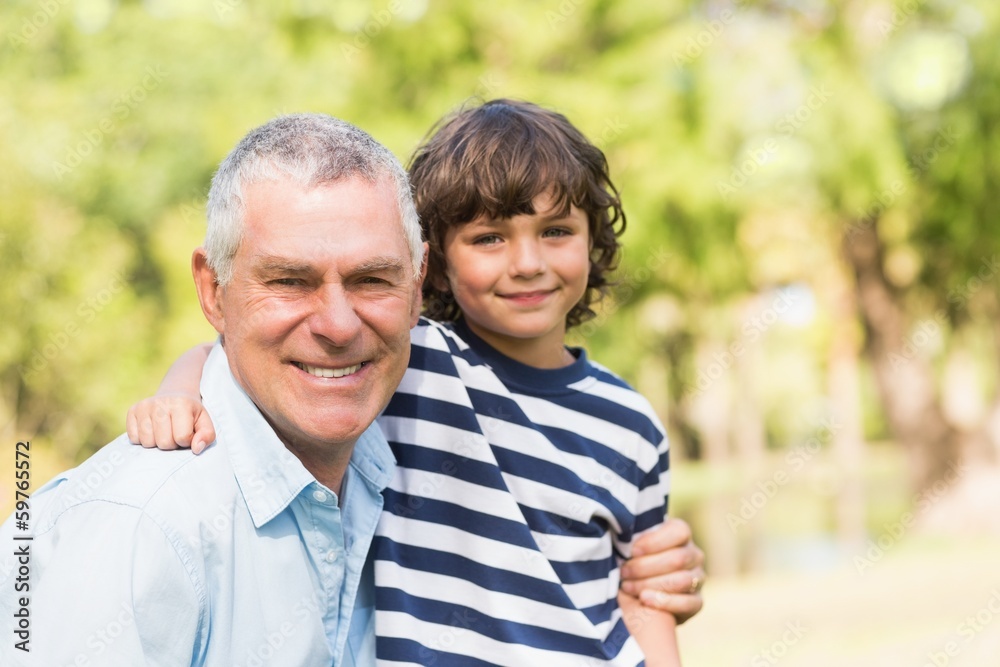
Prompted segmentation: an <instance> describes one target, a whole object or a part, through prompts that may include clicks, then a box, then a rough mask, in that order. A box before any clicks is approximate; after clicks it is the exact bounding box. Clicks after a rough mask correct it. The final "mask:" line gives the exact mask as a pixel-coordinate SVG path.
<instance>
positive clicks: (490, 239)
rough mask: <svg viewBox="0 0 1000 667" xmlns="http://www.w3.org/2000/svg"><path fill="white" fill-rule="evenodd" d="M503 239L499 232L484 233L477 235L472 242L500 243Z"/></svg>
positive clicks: (476, 243) (477, 243) (482, 243)
mask: <svg viewBox="0 0 1000 667" xmlns="http://www.w3.org/2000/svg"><path fill="white" fill-rule="evenodd" d="M501 240H502V239H501V238H500V235H499V234H483V235H482V236H477V237H476V238H475V239H473V241H472V242H473V243H474V244H475V245H493V244H494V243H500V241H501Z"/></svg>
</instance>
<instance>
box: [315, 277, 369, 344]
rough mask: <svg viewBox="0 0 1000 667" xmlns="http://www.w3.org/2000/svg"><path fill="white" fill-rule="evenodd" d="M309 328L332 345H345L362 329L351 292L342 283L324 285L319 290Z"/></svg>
mask: <svg viewBox="0 0 1000 667" xmlns="http://www.w3.org/2000/svg"><path fill="white" fill-rule="evenodd" d="M308 321H309V330H310V332H311V333H312V334H313V335H315V336H320V337H321V338H325V339H326V340H328V341H329V342H330V343H331V344H332V345H336V346H337V347H344V346H346V345H348V344H350V343H351V342H352V341H353V340H354V339H355V338H357V336H358V334H359V333H360V331H361V326H362V324H361V318H359V317H358V314H357V312H355V310H354V303H353V301H352V299H351V295H350V293H348V292H347V290H345V289H344V287H343V286H342V285H324V286H323V287H322V288H320V290H319V292H318V298H317V299H316V302H315V305H314V309H313V312H312V314H311V315H310V316H309V320H308Z"/></svg>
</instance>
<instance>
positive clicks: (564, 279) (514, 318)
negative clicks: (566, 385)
mask: <svg viewBox="0 0 1000 667" xmlns="http://www.w3.org/2000/svg"><path fill="white" fill-rule="evenodd" d="M532 203H533V205H534V209H535V213H534V214H523V215H516V216H514V217H512V218H503V219H499V220H494V219H489V218H479V219H477V220H474V221H472V222H470V223H468V224H465V225H462V226H460V227H456V228H453V229H450V230H449V231H448V233H447V235H446V237H445V244H444V245H445V247H444V255H445V260H446V262H447V270H446V275H447V278H448V288H449V289H450V290H451V292H452V293H453V294H454V296H455V300H456V301H457V303H458V305H459V307H460V308H461V309H462V314H463V316H464V317H465V321H466V323H467V324H468V325H469V328H470V329H472V331H473V332H475V333H476V334H477V335H478V336H479V337H480V338H482V339H483V340H485V341H486V342H488V343H489V344H490V345H492V346H493V347H495V348H496V349H497V350H499V351H500V352H502V353H504V354H506V355H507V356H509V357H511V358H513V359H516V360H518V361H520V362H522V363H526V364H528V365H531V366H535V367H539V368H555V367H559V366H564V365H566V363H567V362H568V358H567V355H566V354H565V353H564V351H563V338H564V337H565V335H566V315H567V313H569V312H570V310H572V309H573V307H574V306H575V305H576V304H577V303H579V301H580V300H581V299H582V298H583V295H584V293H585V292H586V290H587V278H588V275H589V273H590V238H589V234H588V225H587V216H586V214H585V213H584V212H583V211H581V210H580V209H578V208H576V207H575V206H572V207H570V210H569V212H568V213H567V214H566V215H562V212H561V211H560V210H559V209H558V208H556V207H555V206H554V205H553V204H554V202H553V201H552V197H551V196H550V195H547V194H544V195H539V196H538V197H536V198H535V200H534V201H533V202H532Z"/></svg>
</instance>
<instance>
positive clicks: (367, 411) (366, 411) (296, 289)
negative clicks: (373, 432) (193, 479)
mask: <svg viewBox="0 0 1000 667" xmlns="http://www.w3.org/2000/svg"><path fill="white" fill-rule="evenodd" d="M247 189H248V192H247V193H246V198H245V204H246V227H245V235H244V237H243V240H242V242H241V244H240V247H239V250H238V251H237V253H236V258H235V261H234V272H233V278H232V280H231V281H230V282H229V283H228V284H227V285H226V286H224V287H216V288H214V294H215V301H216V307H215V308H214V309H213V308H211V307H210V306H209V307H206V309H205V310H206V314H208V315H209V319H210V320H212V323H213V325H215V327H216V329H217V330H218V331H219V332H220V333H222V334H223V336H224V341H225V346H226V353H227V355H228V357H229V365H230V367H231V368H232V371H233V375H234V376H235V377H236V380H237V381H238V382H239V383H240V385H241V386H242V387H243V389H244V390H245V391H246V392H247V394H248V395H249V396H250V398H251V399H252V400H253V401H254V403H255V404H256V405H257V407H258V408H259V409H260V410H261V412H262V413H263V414H264V416H265V417H267V419H268V421H269V422H270V423H271V425H272V426H273V427H274V429H275V431H277V433H278V435H279V436H280V437H281V438H282V439H283V440H284V442H285V444H286V445H288V446H289V447H290V448H291V449H292V450H293V451H295V452H297V453H299V454H300V457H301V455H302V454H305V455H306V456H308V457H310V458H314V457H317V456H323V455H324V453H326V454H327V455H328V454H329V453H330V447H331V446H337V445H346V446H350V445H353V443H354V441H355V440H356V439H357V438H358V436H360V435H361V433H362V432H363V431H364V430H365V429H366V428H368V426H369V425H370V424H371V423H372V422H373V421H374V420H375V417H376V416H378V414H379V412H380V411H381V410H382V409H383V408H384V407H385V405H386V403H388V401H389V398H390V397H391V396H392V393H393V391H395V389H396V387H397V385H398V384H399V382H400V380H401V379H402V377H403V373H404V371H405V370H406V365H407V362H408V360H409V352H410V338H409V330H410V328H411V327H412V326H413V325H414V324H415V323H416V318H417V316H418V314H419V308H420V299H419V294H420V291H419V284H420V276H418V275H415V274H414V271H413V267H412V261H411V259H410V252H409V248H408V246H407V243H406V239H405V237H404V235H403V228H402V223H401V221H400V214H399V208H398V206H397V203H396V198H395V190H394V188H393V186H392V183H391V181H390V180H389V179H388V178H383V179H381V180H380V181H379V182H378V183H376V184H372V183H369V182H367V181H365V180H363V179H361V178H349V179H345V180H343V181H338V182H335V183H331V184H326V185H322V186H319V187H315V188H309V187H305V186H302V185H299V184H297V183H295V182H293V181H291V180H281V181H264V182H261V183H256V184H253V185H251V186H249V187H248V188H247ZM196 265H197V257H196ZM197 273H198V271H197V268H196V276H197ZM210 291H212V290H210ZM202 301H203V306H204V304H205V301H206V299H205V298H204V296H203V298H202ZM208 301H211V295H209V299H208Z"/></svg>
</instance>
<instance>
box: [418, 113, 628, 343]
mask: <svg viewBox="0 0 1000 667" xmlns="http://www.w3.org/2000/svg"><path fill="white" fill-rule="evenodd" d="M409 170H410V181H411V183H412V185H413V190H414V199H415V201H416V205H417V213H418V214H419V215H420V224H421V227H422V228H423V232H424V238H425V240H426V241H427V243H428V245H429V246H430V251H429V256H428V261H427V278H426V279H425V280H424V286H423V297H424V314H425V315H427V316H428V317H431V318H433V319H436V320H439V321H444V322H450V321H455V320H457V319H458V318H459V317H460V316H461V310H460V309H459V307H458V304H457V303H456V302H455V299H454V297H453V296H452V294H451V291H450V290H448V289H447V288H444V289H442V287H441V286H443V285H447V277H446V272H445V268H446V263H445V257H444V240H445V235H446V234H447V232H448V229H450V228H452V227H457V226H461V225H464V224H467V223H469V222H472V221H473V220H475V219H477V218H479V217H480V216H483V215H485V216H488V217H490V218H495V219H498V218H509V217H512V216H515V215H532V214H534V213H535V212H536V211H535V209H534V207H533V206H532V201H533V200H534V199H535V197H537V196H538V195H540V194H543V193H551V194H552V196H553V201H554V204H555V206H557V207H560V208H561V211H562V213H563V214H568V213H569V209H570V205H573V206H576V207H577V208H579V209H580V210H581V211H583V212H585V213H586V214H587V220H588V223H589V232H590V244H591V251H590V275H589V276H588V279H587V290H586V292H584V295H583V298H582V299H581V300H580V302H579V303H577V304H576V305H575V306H574V307H573V309H572V310H570V312H569V313H568V314H567V315H566V326H567V328H568V327H573V326H576V325H577V324H580V323H581V322H585V321H587V320H588V319H590V318H592V317H593V316H594V314H595V313H594V310H593V309H592V308H591V306H592V305H593V304H594V303H596V302H597V301H599V300H600V299H601V297H603V296H604V293H605V291H606V290H607V287H608V286H609V282H608V274H609V273H610V272H611V271H613V270H614V269H615V268H616V267H617V265H618V261H619V254H620V245H619V243H618V237H619V236H621V234H622V232H624V231H625V213H624V211H622V206H621V199H620V197H619V194H618V190H617V189H616V188H615V186H614V184H613V183H612V182H611V177H610V176H609V174H608V162H607V159H606V158H605V157H604V153H602V152H601V150H600V149H599V148H597V147H596V146H594V145H593V144H592V143H590V141H588V140H587V138H586V137H585V136H583V134H582V133H581V132H580V131H579V130H577V129H576V128H575V127H574V126H573V125H572V123H570V122H569V121H568V120H567V119H566V117H565V116H563V115H562V114H559V113H556V112H554V111H550V110H548V109H543V108H542V107H540V106H538V105H536V104H532V103H530V102H523V101H519V100H510V99H498V100H492V101H490V102H486V103H484V104H482V105H481V106H477V107H472V108H465V109H462V110H460V111H458V112H457V113H455V114H454V115H452V116H449V117H446V118H444V119H443V120H442V121H441V122H440V123H439V124H438V125H437V126H436V127H435V128H433V129H432V130H431V138H430V139H429V140H427V141H426V143H424V144H423V145H422V146H421V147H420V148H418V149H417V151H416V153H415V154H414V156H413V159H412V160H411V162H410V169H409Z"/></svg>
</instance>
